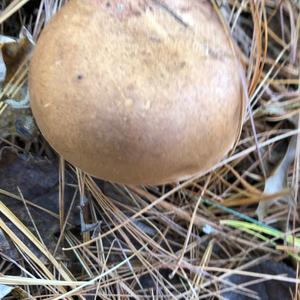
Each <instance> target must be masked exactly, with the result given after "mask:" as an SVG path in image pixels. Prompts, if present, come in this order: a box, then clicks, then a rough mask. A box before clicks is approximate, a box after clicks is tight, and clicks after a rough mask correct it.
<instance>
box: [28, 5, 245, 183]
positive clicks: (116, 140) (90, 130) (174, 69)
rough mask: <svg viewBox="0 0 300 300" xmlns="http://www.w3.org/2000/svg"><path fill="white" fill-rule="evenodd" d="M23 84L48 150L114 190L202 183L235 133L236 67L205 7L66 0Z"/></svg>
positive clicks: (239, 102) (238, 110)
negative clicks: (194, 179) (197, 177)
mask: <svg viewBox="0 0 300 300" xmlns="http://www.w3.org/2000/svg"><path fill="white" fill-rule="evenodd" d="M29 83H30V95H31V106H32V111H33V114H34V116H35V119H36V122H37V124H38V126H39V128H40V130H41V132H42V133H43V135H44V136H45V138H46V139H47V140H48V141H49V143H50V144H51V145H52V146H53V148H54V149H55V150H56V151H57V152H58V153H60V154H61V155H62V156H63V157H64V158H65V159H66V160H67V161H69V162H71V163H73V164H74V165H75V166H77V167H79V168H81V169H82V170H84V171H86V172H87V173H89V174H91V175H93V176H96V177H98V178H102V179H104V180H109V181H113V182H120V183H127V184H163V183H168V182H176V181H179V180H183V179H186V178H188V177H189V176H191V175H193V174H196V173H199V174H201V173H203V172H205V171H207V170H208V169H209V168H211V167H212V166H213V165H214V164H216V163H217V162H218V161H219V160H221V159H222V158H223V157H224V156H225V155H226V154H227V153H228V151H229V150H230V149H232V147H233V145H234V143H235V142H236V139H237V137H238V135H239V132H240V128H241V123H242V114H243V99H242V87H241V80H240V75H239V71H238V61H237V58H236V56H235V54H234V52H233V50H232V47H231V46H230V41H229V39H228V36H227V35H226V33H225V30H224V28H223V26H222V25H221V22H220V21H219V18H218V16H217V14H216V13H215V11H214V9H213V8H212V7H211V4H210V3H209V1H199V0H190V1H186V0H107V1H101V0H70V1H69V2H68V3H67V4H66V5H65V6H64V7H63V8H62V9H61V11H60V12H59V13H58V14H57V15H56V16H55V17H54V18H53V19H52V20H51V22H50V24H48V26H47V27H46V29H45V30H44V31H43V32H42V34H41V36H40V38H39V40H38V43H37V46H36V49H35V51H34V55H33V58H32V62H31V66H30V78H29Z"/></svg>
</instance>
